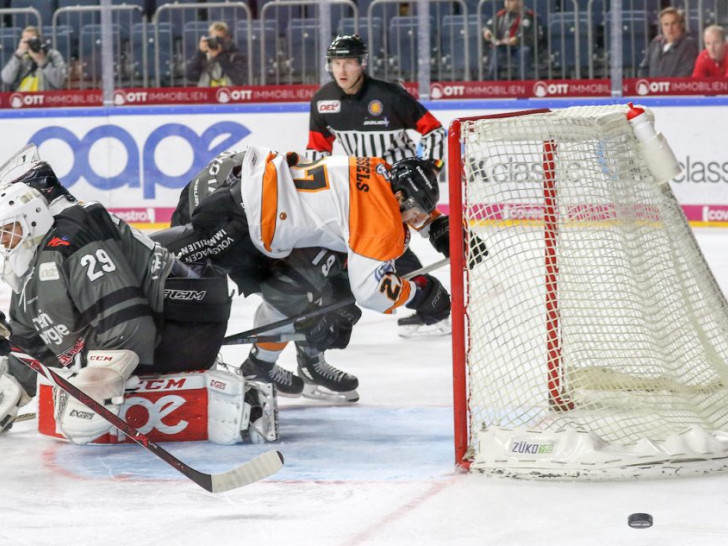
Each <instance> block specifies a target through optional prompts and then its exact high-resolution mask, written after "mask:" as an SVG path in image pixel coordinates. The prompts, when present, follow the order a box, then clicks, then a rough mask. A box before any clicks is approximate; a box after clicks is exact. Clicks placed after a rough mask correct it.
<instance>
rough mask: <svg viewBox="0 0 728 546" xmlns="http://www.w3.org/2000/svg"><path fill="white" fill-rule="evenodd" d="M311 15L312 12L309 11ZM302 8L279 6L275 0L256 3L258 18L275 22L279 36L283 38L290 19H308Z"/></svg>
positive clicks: (263, 0)
mask: <svg viewBox="0 0 728 546" xmlns="http://www.w3.org/2000/svg"><path fill="white" fill-rule="evenodd" d="M311 13H312V14H313V13H314V11H313V9H311ZM308 15H309V14H308V13H307V12H306V10H305V8H304V6H281V5H278V2H277V1H276V0H262V1H259V2H258V17H260V18H261V19H264V20H265V22H266V23H267V22H268V21H275V23H276V31H277V33H278V35H279V36H285V35H286V34H287V32H288V27H289V25H290V22H291V20H292V19H306V18H308Z"/></svg>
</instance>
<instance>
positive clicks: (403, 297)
mask: <svg viewBox="0 0 728 546" xmlns="http://www.w3.org/2000/svg"><path fill="white" fill-rule="evenodd" d="M388 276H396V275H393V274H392V273H388V274H387V275H385V276H384V278H387V277H388ZM399 279H400V282H401V283H402V290H401V291H400V293H399V297H398V298H397V300H396V301H395V302H394V305H392V307H390V308H389V309H387V310H386V311H385V312H384V313H385V314H387V315H389V314H391V313H392V311H394V310H395V309H397V307H401V306H403V305H404V304H405V303H407V300H408V299H409V297H410V293H411V292H412V285H411V284H410V283H409V281H408V280H406V279H403V278H402V277H399Z"/></svg>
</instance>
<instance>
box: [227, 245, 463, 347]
mask: <svg viewBox="0 0 728 546" xmlns="http://www.w3.org/2000/svg"><path fill="white" fill-rule="evenodd" d="M449 263H450V258H444V259H442V260H440V261H438V262H434V263H431V264H429V265H426V266H424V267H421V268H419V269H417V270H415V271H412V272H410V273H407V274H406V275H402V278H403V279H408V280H409V279H411V278H412V277H416V276H417V275H424V274H426V273H429V272H430V271H434V270H435V269H439V268H441V267H443V266H445V265H447V264H449ZM352 303H355V301H354V299H353V298H345V299H343V300H339V301H337V302H334V303H332V304H329V305H325V306H324V307H319V308H318V309H314V310H312V311H308V312H306V313H302V314H300V315H296V316H295V317H289V318H285V319H281V320H279V321H276V322H271V323H270V324H264V325H263V326H258V327H257V328H251V329H250V330H246V331H244V332H240V333H239V334H233V335H230V336H227V337H226V338H225V339H223V341H222V344H223V345H245V344H247V343H266V342H272V343H279V342H282V341H303V340H304V339H306V337H305V336H303V335H301V334H291V333H288V334H271V335H270V336H261V335H258V334H261V333H264V332H269V331H270V330H274V329H276V328H281V327H282V326H288V325H289V324H295V323H296V322H300V321H302V320H306V319H309V318H312V317H317V316H319V315H323V314H325V313H329V312H330V311H335V310H336V309H339V308H341V307H346V306H347V305H349V304H352Z"/></svg>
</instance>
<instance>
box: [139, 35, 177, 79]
mask: <svg viewBox="0 0 728 546" xmlns="http://www.w3.org/2000/svg"><path fill="white" fill-rule="evenodd" d="M157 30H158V32H157V34H158V41H157V39H155V33H154V25H151V24H149V25H147V28H146V31H147V32H146V36H145V35H144V25H143V24H142V23H137V24H136V25H134V26H133V27H132V30H131V53H132V59H131V60H132V69H131V70H132V73H131V75H130V76H131V78H132V80H133V82H134V85H141V84H142V83H143V82H144V75H145V72H146V76H147V78H148V85H149V86H150V87H154V86H155V85H156V77H157V69H156V67H157V64H156V63H157V56H158V57H159V79H160V84H161V85H168V84H169V82H170V81H171V80H172V76H173V74H172V72H173V63H172V60H173V58H174V41H173V38H172V24H171V23H158V24H157ZM145 44H146V48H147V59H146V70H145V66H144V45H145Z"/></svg>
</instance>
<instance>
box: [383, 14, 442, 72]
mask: <svg viewBox="0 0 728 546" xmlns="http://www.w3.org/2000/svg"><path fill="white" fill-rule="evenodd" d="M418 26H419V23H418V20H417V17H416V16H409V15H403V16H396V17H392V20H391V21H390V23H389V30H388V33H387V36H388V44H387V50H388V51H387V53H388V61H389V63H391V64H392V65H393V72H394V73H395V74H396V75H397V77H399V78H402V79H404V80H406V81H414V80H416V79H417V65H418V60H419V55H418V52H417V47H418V46H417V29H418ZM430 29H431V30H432V32H430V41H431V43H430V51H435V45H436V42H435V37H436V35H437V32H436V27H435V22H434V20H431V21H430ZM387 68H388V69H389V66H388V67H387Z"/></svg>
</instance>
